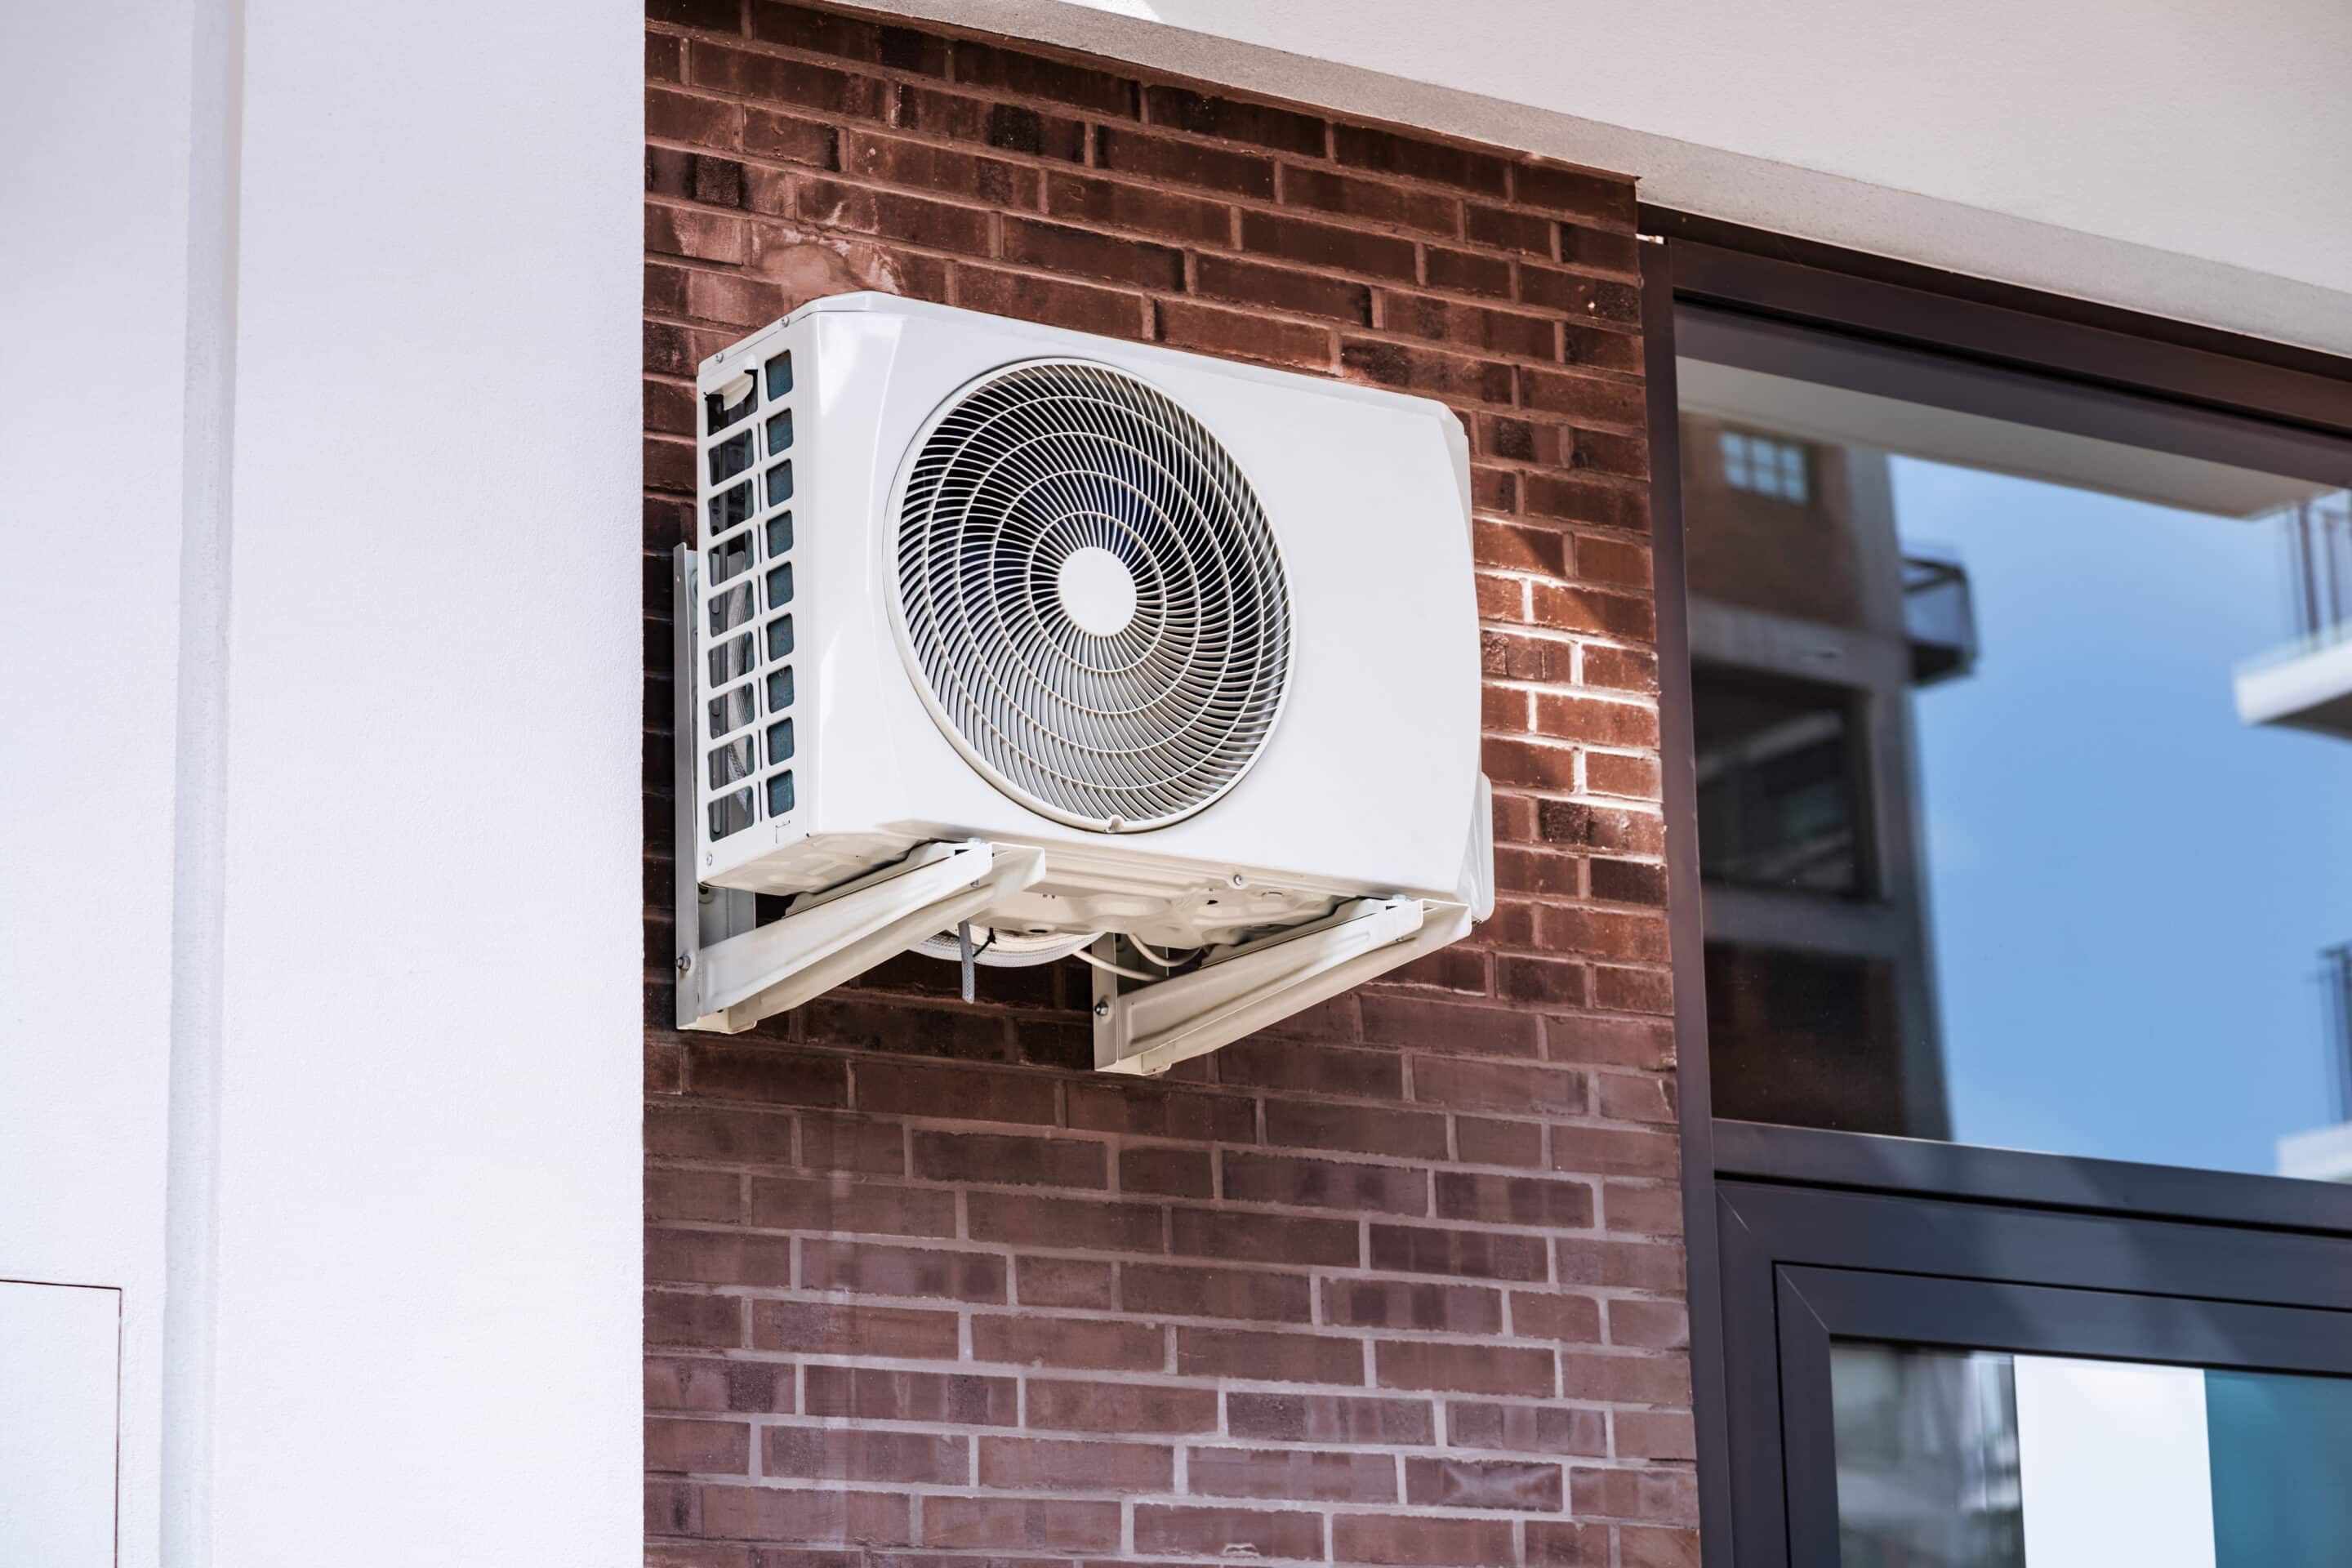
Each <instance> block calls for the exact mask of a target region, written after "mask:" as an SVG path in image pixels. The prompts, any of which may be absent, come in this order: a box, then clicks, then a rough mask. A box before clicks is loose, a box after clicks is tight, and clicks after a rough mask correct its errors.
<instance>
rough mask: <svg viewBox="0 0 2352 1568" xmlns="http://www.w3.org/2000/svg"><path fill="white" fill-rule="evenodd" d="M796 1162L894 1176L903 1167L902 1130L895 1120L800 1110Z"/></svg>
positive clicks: (832, 1169)
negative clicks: (798, 1154)
mask: <svg viewBox="0 0 2352 1568" xmlns="http://www.w3.org/2000/svg"><path fill="white" fill-rule="evenodd" d="M800 1129H801V1144H800V1163H801V1164H803V1165H804V1166H806V1167H808V1168H809V1169H811V1170H817V1171H855V1172H857V1173H861V1174H866V1175H880V1176H896V1175H898V1174H900V1173H903V1172H904V1171H905V1170H906V1168H907V1154H906V1133H905V1131H904V1130H903V1129H902V1128H901V1127H900V1126H899V1124H898V1123H897V1122H895V1121H867V1120H866V1119H864V1118H860V1117H853V1116H825V1115H820V1114H814V1113H811V1114H804V1115H803V1116H802V1117H801V1119H800Z"/></svg>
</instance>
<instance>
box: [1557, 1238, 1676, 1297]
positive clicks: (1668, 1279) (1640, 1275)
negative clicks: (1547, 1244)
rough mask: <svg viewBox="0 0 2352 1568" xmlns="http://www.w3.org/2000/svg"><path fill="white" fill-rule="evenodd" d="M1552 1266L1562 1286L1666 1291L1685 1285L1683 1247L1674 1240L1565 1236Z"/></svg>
mask: <svg viewBox="0 0 2352 1568" xmlns="http://www.w3.org/2000/svg"><path fill="white" fill-rule="evenodd" d="M1553 1266H1554V1270H1555V1276H1556V1278H1557V1279H1559V1282H1560V1283H1561V1284H1563V1285H1607V1286H1613V1287H1617V1288H1621V1289H1629V1290H1667V1291H1678V1290H1680V1289H1682V1286H1683V1250H1682V1248H1681V1247H1678V1246H1675V1245H1674V1244H1673V1243H1671V1242H1659V1241H1598V1240H1593V1239H1591V1238H1577V1239H1574V1240H1570V1239H1567V1238H1562V1239H1561V1241H1560V1242H1559V1245H1558V1247H1557V1249H1556V1252H1555V1256H1554V1258H1553Z"/></svg>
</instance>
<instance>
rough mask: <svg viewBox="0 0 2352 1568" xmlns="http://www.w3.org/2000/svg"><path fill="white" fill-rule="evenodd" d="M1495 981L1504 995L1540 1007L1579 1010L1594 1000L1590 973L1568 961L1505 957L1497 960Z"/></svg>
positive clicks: (1510, 955)
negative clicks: (1577, 1008) (1576, 1008)
mask: <svg viewBox="0 0 2352 1568" xmlns="http://www.w3.org/2000/svg"><path fill="white" fill-rule="evenodd" d="M1545 912H1546V913H1549V911H1545ZM1540 918H1541V917H1540V916H1539V917H1538V919H1540ZM1495 981H1496V990H1498V991H1499V992H1501V994H1503V995H1505V996H1507V997H1509V998H1510V999H1511V1000H1512V1001H1515V1002H1522V1003H1527V1004H1529V1005H1534V1006H1538V1007H1580V1006H1582V1005H1585V1003H1586V1002H1587V1001H1589V1000H1590V999H1591V971H1590V969H1589V968H1588V967H1587V966H1586V965H1585V964H1583V963H1579V962H1576V961H1573V960H1568V959H1557V958H1532V957H1526V956H1523V955H1521V954H1518V953H1505V954H1503V955H1502V956H1501V957H1500V958H1498V959H1496V963H1495Z"/></svg>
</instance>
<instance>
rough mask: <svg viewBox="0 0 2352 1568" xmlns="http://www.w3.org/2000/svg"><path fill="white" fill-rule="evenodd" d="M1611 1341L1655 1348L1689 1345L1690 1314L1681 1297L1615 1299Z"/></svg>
mask: <svg viewBox="0 0 2352 1568" xmlns="http://www.w3.org/2000/svg"><path fill="white" fill-rule="evenodd" d="M1609 1342H1610V1343H1611V1344H1612V1345H1633V1346H1638V1347H1643V1348H1648V1349H1653V1350H1684V1349H1686V1348H1688V1346H1689V1344H1690V1314H1689V1313H1687V1312H1685V1310H1683V1306H1682V1303H1681V1302H1679V1301H1640V1300H1630V1299H1628V1300H1614V1301H1612V1302H1610V1303H1609Z"/></svg>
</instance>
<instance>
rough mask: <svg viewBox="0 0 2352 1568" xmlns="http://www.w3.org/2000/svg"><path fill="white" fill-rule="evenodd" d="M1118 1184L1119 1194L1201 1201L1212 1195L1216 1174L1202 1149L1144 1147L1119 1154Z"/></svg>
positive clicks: (1214, 1188)
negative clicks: (1145, 1194)
mask: <svg viewBox="0 0 2352 1568" xmlns="http://www.w3.org/2000/svg"><path fill="white" fill-rule="evenodd" d="M1118 1184H1119V1188H1120V1190H1121V1191H1123V1192H1129V1193H1164V1194H1169V1195H1171V1196H1173V1197H1182V1198H1205V1197H1208V1196H1210V1195H1211V1194H1213V1193H1214V1192H1215V1191H1216V1173H1215V1171H1214V1169H1213V1166H1212V1164H1211V1161H1210V1155H1209V1152H1208V1151H1207V1150H1206V1149H1173V1148H1164V1147H1160V1146H1156V1145H1149V1144H1147V1145H1145V1146H1143V1147H1141V1148H1134V1149H1122V1150H1120V1151H1119V1153H1118Z"/></svg>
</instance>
